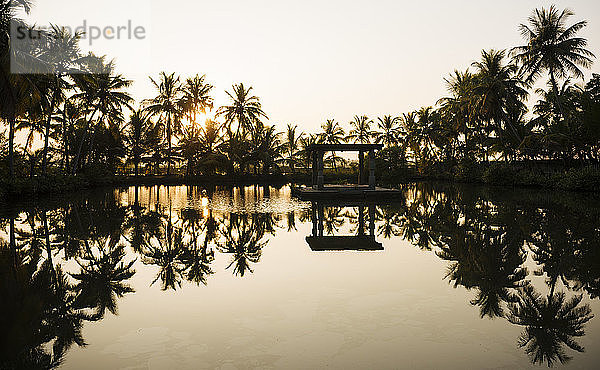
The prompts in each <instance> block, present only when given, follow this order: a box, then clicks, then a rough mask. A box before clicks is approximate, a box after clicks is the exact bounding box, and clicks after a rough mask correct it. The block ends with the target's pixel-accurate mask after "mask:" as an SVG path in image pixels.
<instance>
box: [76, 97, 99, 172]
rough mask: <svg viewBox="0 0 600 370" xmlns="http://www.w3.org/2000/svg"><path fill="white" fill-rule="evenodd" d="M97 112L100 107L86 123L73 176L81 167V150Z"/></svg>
mask: <svg viewBox="0 0 600 370" xmlns="http://www.w3.org/2000/svg"><path fill="white" fill-rule="evenodd" d="M97 111H98V107H96V108H95V109H94V112H93V113H92V115H91V117H90V120H89V121H86V122H85V129H84V131H83V136H82V137H81V141H80V142H79V146H78V148H77V155H76V156H75V159H74V160H73V167H72V170H71V174H72V175H75V172H76V171H77V167H78V166H79V160H80V158H81V149H82V148H83V142H84V141H85V138H86V136H87V133H88V131H89V128H90V122H91V121H92V120H93V119H94V115H95V114H96V112H97Z"/></svg>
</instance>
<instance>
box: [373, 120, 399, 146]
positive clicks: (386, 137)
mask: <svg viewBox="0 0 600 370" xmlns="http://www.w3.org/2000/svg"><path fill="white" fill-rule="evenodd" d="M399 123H400V117H392V116H390V115H385V116H383V117H377V127H378V128H379V132H376V133H375V142H377V143H382V144H383V145H385V146H386V147H388V148H389V147H391V146H393V145H395V144H397V143H398V140H399V137H400V135H401V133H402V131H401V128H400V125H399Z"/></svg>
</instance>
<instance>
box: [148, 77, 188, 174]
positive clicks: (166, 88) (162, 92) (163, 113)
mask: <svg viewBox="0 0 600 370" xmlns="http://www.w3.org/2000/svg"><path fill="white" fill-rule="evenodd" d="M150 81H151V82H152V85H154V88H155V89H156V91H157V95H156V96H155V97H154V98H152V99H149V100H146V104H148V105H147V107H146V108H145V109H146V110H147V111H148V112H150V114H152V115H158V116H159V121H160V122H162V124H163V127H164V128H165V140H166V142H167V175H170V174H171V151H172V148H173V134H174V131H175V132H177V131H178V129H179V123H180V121H179V119H180V117H181V105H180V104H179V101H180V99H181V93H182V87H181V82H180V81H179V76H176V75H175V73H171V74H167V73H166V72H161V73H160V76H159V80H158V81H156V80H154V79H153V78H152V77H150Z"/></svg>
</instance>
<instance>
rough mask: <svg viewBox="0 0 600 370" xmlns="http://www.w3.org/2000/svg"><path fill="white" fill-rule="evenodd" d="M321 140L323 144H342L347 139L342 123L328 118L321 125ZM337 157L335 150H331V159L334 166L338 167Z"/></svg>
mask: <svg viewBox="0 0 600 370" xmlns="http://www.w3.org/2000/svg"><path fill="white" fill-rule="evenodd" d="M321 130H323V131H322V132H321V135H320V140H319V141H320V142H322V143H323V144H340V143H342V142H344V141H346V136H345V132H344V129H343V128H342V126H340V124H339V123H338V122H337V121H336V120H334V119H328V120H326V121H325V123H324V124H322V125H321ZM337 158H338V157H336V155H335V152H331V161H332V162H333V168H337V167H336V160H337Z"/></svg>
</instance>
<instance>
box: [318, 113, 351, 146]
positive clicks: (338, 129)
mask: <svg viewBox="0 0 600 370" xmlns="http://www.w3.org/2000/svg"><path fill="white" fill-rule="evenodd" d="M321 130H322V131H321V141H322V142H323V143H324V144H339V143H342V142H344V141H345V132H344V129H343V128H342V126H340V124H339V123H338V122H337V121H336V120H334V119H328V120H326V121H325V123H324V124H322V125H321Z"/></svg>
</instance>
